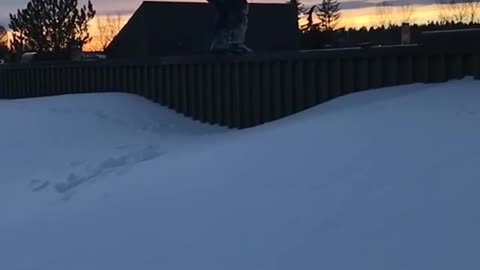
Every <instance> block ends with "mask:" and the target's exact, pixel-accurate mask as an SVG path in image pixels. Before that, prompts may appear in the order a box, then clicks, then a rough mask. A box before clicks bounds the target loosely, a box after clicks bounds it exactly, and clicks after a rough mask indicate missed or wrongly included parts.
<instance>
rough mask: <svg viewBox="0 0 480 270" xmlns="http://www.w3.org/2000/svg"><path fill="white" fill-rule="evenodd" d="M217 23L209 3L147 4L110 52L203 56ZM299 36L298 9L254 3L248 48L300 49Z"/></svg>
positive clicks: (117, 55) (113, 54)
mask: <svg viewBox="0 0 480 270" xmlns="http://www.w3.org/2000/svg"><path fill="white" fill-rule="evenodd" d="M214 23H215V10H214V9H213V8H212V7H211V6H209V5H208V4H206V3H185V2H144V3H143V4H142V5H141V7H140V8H139V9H138V10H137V12H135V14H134V15H133V16H132V18H131V19H130V21H129V22H128V23H127V24H126V26H125V27H124V29H122V31H121V32H120V34H119V35H118V36H117V38H116V39H115V40H114V41H113V42H112V44H111V45H110V46H109V48H107V51H106V53H107V55H108V56H109V57H110V58H138V57H152V56H176V55H191V54H203V53H206V52H207V51H208V47H209V44H210V40H211V38H212V35H213V28H214ZM277 31H278V32H277ZM277 33H281V35H279V34H277ZM299 34H300V33H299V31H298V22H297V14H296V10H295V9H294V8H293V7H292V6H290V5H286V4H258V3H254V4H250V15H249V28H248V32H247V44H248V46H249V47H251V48H252V49H253V50H255V51H259V52H266V51H269V52H271V51H292V50H293V51H294V50H297V49H298V48H299V38H300V36H299Z"/></svg>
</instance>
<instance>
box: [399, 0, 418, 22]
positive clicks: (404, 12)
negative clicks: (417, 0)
mask: <svg viewBox="0 0 480 270" xmlns="http://www.w3.org/2000/svg"><path fill="white" fill-rule="evenodd" d="M399 10H400V24H403V23H408V24H410V23H412V22H413V14H414V12H415V10H414V9H413V7H412V5H411V4H410V3H404V4H402V5H400V7H399Z"/></svg>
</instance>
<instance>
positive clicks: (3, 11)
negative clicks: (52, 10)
mask: <svg viewBox="0 0 480 270" xmlns="http://www.w3.org/2000/svg"><path fill="white" fill-rule="evenodd" d="M193 1H196V0H193ZM319 1H320V0H318V1H315V0H304V1H302V3H304V4H305V5H309V4H313V3H318V2H319ZM79 2H80V3H81V4H84V3H86V2H87V1H86V0H79ZM249 2H250V3H259V2H270V3H278V2H284V1H278V0H260V1H259V0H255V1H249ZM377 2H378V1H375V0H340V3H341V4H340V7H341V9H342V18H341V21H340V25H341V26H344V25H346V26H351V27H360V26H371V25H377V24H378V19H377V18H376V17H375V14H376V13H375V8H374V7H375V4H376V3H377ZM27 3H28V0H0V25H4V26H5V27H7V26H8V22H9V19H8V14H9V13H15V12H16V10H17V9H19V8H24V7H25V6H26V4H27ZM92 3H93V5H94V8H95V9H96V10H97V17H99V18H100V19H101V18H102V16H104V15H105V14H114V15H117V14H122V18H123V19H124V20H125V21H126V20H128V18H129V17H130V15H131V14H132V13H133V12H134V11H135V10H136V9H137V8H138V7H139V6H140V4H141V3H142V0H92ZM392 3H395V4H396V5H398V6H399V5H401V4H402V3H409V4H411V5H413V6H414V13H413V15H412V21H413V22H415V23H422V22H426V21H428V20H437V19H438V11H437V8H436V7H435V5H433V3H434V0H410V1H409V0H393V1H392ZM392 18H393V20H394V21H396V20H398V17H396V16H394V15H392ZM92 24H93V25H92V31H91V32H92V34H93V35H94V36H95V34H96V32H97V30H96V27H95V25H94V24H95V22H93V23H92Z"/></svg>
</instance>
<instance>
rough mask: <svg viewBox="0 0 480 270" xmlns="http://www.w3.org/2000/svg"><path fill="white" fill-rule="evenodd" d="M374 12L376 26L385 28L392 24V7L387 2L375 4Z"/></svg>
mask: <svg viewBox="0 0 480 270" xmlns="http://www.w3.org/2000/svg"><path fill="white" fill-rule="evenodd" d="M375 12H376V15H377V21H378V25H380V27H383V28H386V27H387V26H388V25H391V24H392V17H393V16H392V7H391V5H390V3H389V2H388V1H382V2H379V3H377V4H376V6H375Z"/></svg>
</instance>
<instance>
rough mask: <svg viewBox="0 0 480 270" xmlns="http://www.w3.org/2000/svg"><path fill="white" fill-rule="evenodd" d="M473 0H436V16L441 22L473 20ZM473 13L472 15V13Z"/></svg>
mask: <svg viewBox="0 0 480 270" xmlns="http://www.w3.org/2000/svg"><path fill="white" fill-rule="evenodd" d="M475 2H476V1H474V0H438V1H437V7H438V17H439V19H440V21H441V22H443V23H447V22H456V23H463V22H467V21H468V20H471V22H473V20H475V9H472V7H473V6H474V5H473V3H475ZM472 14H473V15H472Z"/></svg>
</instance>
